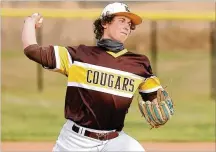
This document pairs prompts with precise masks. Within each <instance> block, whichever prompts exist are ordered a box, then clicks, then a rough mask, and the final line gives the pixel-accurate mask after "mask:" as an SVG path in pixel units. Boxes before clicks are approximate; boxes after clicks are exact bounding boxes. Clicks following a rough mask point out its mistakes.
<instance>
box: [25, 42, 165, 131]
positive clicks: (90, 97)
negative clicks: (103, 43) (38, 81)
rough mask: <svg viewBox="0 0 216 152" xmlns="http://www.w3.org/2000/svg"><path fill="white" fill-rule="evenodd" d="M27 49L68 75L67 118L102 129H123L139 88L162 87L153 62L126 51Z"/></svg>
mask: <svg viewBox="0 0 216 152" xmlns="http://www.w3.org/2000/svg"><path fill="white" fill-rule="evenodd" d="M32 50H33V51H34V49H31V48H30V47H29V48H26V49H25V53H26V55H27V56H28V57H29V58H30V59H32V60H34V61H36V62H38V63H40V64H42V65H43V67H45V68H49V69H52V70H53V71H56V72H60V73H62V74H64V75H66V76H67V79H68V83H67V91H66V97H65V118H66V119H71V120H72V121H74V122H76V123H77V124H79V125H81V126H84V127H88V128H92V129H100V130H122V128H123V126H124V120H125V115H126V113H127V111H128V108H129V107H130V104H131V102H132V98H133V96H134V93H135V91H136V90H137V89H139V92H140V93H150V92H154V91H156V90H157V89H158V88H162V87H161V85H160V82H159V80H158V78H157V77H155V76H154V75H153V74H152V71H151V66H150V62H149V59H148V58H147V57H146V56H145V55H139V54H134V53H132V52H129V51H127V49H124V50H122V51H120V52H118V53H114V52H111V51H105V50H103V48H100V47H97V46H85V45H79V46H76V47H62V46H49V47H39V49H38V50H37V51H38V52H37V53H28V52H31V51H32Z"/></svg>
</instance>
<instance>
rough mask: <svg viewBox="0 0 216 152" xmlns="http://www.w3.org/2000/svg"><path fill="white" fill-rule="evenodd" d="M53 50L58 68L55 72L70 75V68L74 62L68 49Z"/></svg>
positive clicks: (56, 67)
mask: <svg viewBox="0 0 216 152" xmlns="http://www.w3.org/2000/svg"><path fill="white" fill-rule="evenodd" d="M53 48H54V54H55V61H56V66H55V68H54V69H53V70H54V71H56V72H59V73H62V74H65V75H68V71H69V68H70V66H71V65H72V62H73V59H72V56H71V55H70V53H69V51H68V49H67V48H66V47H63V46H53Z"/></svg>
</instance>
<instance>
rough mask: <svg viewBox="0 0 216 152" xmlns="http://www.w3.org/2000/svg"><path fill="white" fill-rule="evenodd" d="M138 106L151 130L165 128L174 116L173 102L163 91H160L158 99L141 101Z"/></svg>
mask: <svg viewBox="0 0 216 152" xmlns="http://www.w3.org/2000/svg"><path fill="white" fill-rule="evenodd" d="M138 105H139V109H140V112H141V114H142V115H143V116H144V118H145V120H146V121H147V123H148V124H149V125H150V126H151V129H152V128H158V127H160V126H163V125H164V124H165V123H166V122H167V121H168V120H169V119H170V118H171V116H172V115H173V114H174V109H173V102H172V100H171V98H170V97H169V95H168V93H167V92H166V91H165V90H163V89H158V91H157V98H155V99H154V100H152V101H143V100H140V101H139V104H138Z"/></svg>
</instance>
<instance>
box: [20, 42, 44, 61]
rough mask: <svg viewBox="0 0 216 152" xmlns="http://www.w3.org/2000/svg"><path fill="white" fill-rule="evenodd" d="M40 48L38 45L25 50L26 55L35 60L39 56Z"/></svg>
mask: <svg viewBox="0 0 216 152" xmlns="http://www.w3.org/2000/svg"><path fill="white" fill-rule="evenodd" d="M39 51H40V46H39V45H38V44H32V45H29V46H27V47H26V48H24V54H25V55H26V56H27V57H28V58H29V59H31V60H34V58H35V56H37V55H38V53H39Z"/></svg>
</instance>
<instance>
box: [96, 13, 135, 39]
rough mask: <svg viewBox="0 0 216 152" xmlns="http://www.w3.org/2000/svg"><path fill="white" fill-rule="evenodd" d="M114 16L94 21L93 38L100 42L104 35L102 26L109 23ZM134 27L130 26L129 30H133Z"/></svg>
mask: <svg viewBox="0 0 216 152" xmlns="http://www.w3.org/2000/svg"><path fill="white" fill-rule="evenodd" d="M114 17H115V15H109V16H103V17H102V18H98V19H96V20H95V21H94V23H93V24H94V33H95V38H96V39H97V40H100V39H101V38H102V36H103V34H104V27H103V26H102V25H104V24H106V23H111V22H112V20H113V18H114ZM135 28H136V27H135V25H134V24H133V23H132V24H131V30H135Z"/></svg>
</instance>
